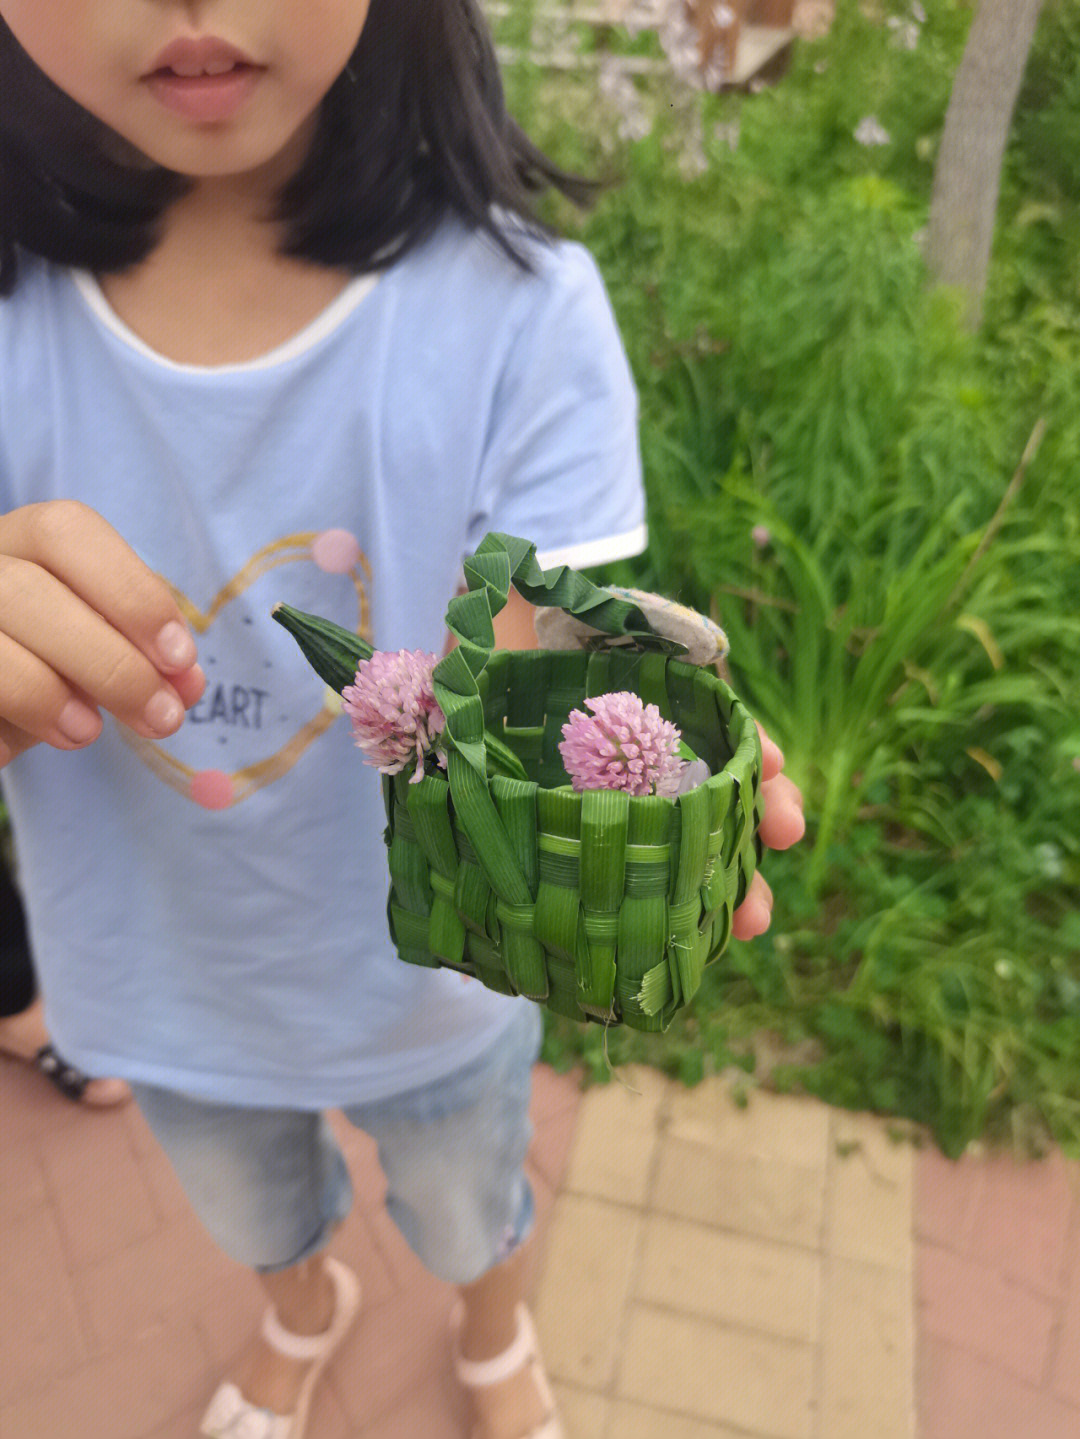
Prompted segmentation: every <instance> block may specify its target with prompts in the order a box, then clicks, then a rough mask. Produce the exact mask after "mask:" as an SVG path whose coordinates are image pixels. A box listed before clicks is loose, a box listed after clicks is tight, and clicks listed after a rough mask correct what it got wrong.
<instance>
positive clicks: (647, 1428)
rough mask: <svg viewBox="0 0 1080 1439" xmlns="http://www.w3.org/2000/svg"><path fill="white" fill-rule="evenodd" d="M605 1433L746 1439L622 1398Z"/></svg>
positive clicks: (617, 1438)
mask: <svg viewBox="0 0 1080 1439" xmlns="http://www.w3.org/2000/svg"><path fill="white" fill-rule="evenodd" d="M598 1432H599V1431H597V1430H593V1431H592V1433H591V1434H586V1433H585V1432H584V1431H583V1432H582V1434H581V1436H580V1439H596V1436H597V1434H598ZM757 1432H758V1433H760V1431H757ZM608 1433H609V1434H610V1436H611V1439H749V1436H748V1433H747V1431H746V1430H745V1429H738V1430H736V1429H732V1428H730V1427H729V1426H728V1425H727V1424H711V1423H709V1421H708V1420H705V1419H687V1418H686V1416H685V1415H683V1414H671V1413H665V1412H664V1411H662V1410H660V1409H653V1408H651V1407H650V1406H649V1405H646V1404H631V1403H630V1402H629V1401H628V1400H626V1399H618V1400H616V1401H615V1403H614V1405H613V1406H612V1411H611V1423H610V1425H609V1428H608ZM567 1439H578V1436H577V1435H576V1434H574V1433H573V1432H571V1433H570V1434H569V1435H568V1436H567Z"/></svg>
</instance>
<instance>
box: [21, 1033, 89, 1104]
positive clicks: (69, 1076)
mask: <svg viewBox="0 0 1080 1439" xmlns="http://www.w3.org/2000/svg"><path fill="white" fill-rule="evenodd" d="M34 1064H35V1065H36V1066H37V1068H38V1069H39V1070H40V1071H41V1073H42V1074H43V1075H44V1076H45V1078H46V1079H48V1080H51V1081H52V1083H53V1084H55V1085H56V1087H57V1089H58V1090H59V1091H60V1093H61V1094H62V1095H63V1096H64V1097H65V1098H66V1099H76V1100H77V1099H81V1098H82V1097H83V1095H84V1094H85V1093H86V1087H87V1085H88V1084H89V1083H90V1076H89V1075H87V1074H84V1073H83V1072H82V1070H81V1069H76V1068H75V1066H74V1065H73V1064H68V1062H67V1060H66V1059H62V1058H61V1057H60V1055H59V1054H57V1052H56V1050H55V1048H54V1047H53V1046H52V1045H51V1044H43V1045H42V1046H41V1048H40V1049H39V1050H38V1052H37V1053H36V1054H35V1055H34Z"/></svg>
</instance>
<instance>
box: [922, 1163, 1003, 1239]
mask: <svg viewBox="0 0 1080 1439" xmlns="http://www.w3.org/2000/svg"><path fill="white" fill-rule="evenodd" d="M985 1184H986V1170H985V1167H984V1165H983V1164H982V1162H981V1161H980V1160H978V1159H974V1158H972V1157H971V1156H968V1155H965V1156H964V1158H963V1159H949V1158H947V1157H946V1155H944V1154H942V1152H941V1150H940V1149H938V1148H937V1146H936V1145H933V1144H930V1145H928V1146H927V1147H926V1148H925V1149H922V1150H919V1151H918V1153H917V1154H916V1156H915V1234H916V1236H917V1237H918V1238H919V1239H925V1240H927V1241H929V1242H930V1243H931V1244H937V1245H940V1246H941V1247H942V1248H944V1249H954V1250H956V1251H957V1252H958V1253H960V1254H963V1253H966V1251H967V1249H968V1246H969V1244H970V1242H971V1230H972V1224H973V1222H974V1218H975V1213H976V1210H977V1208H978V1206H979V1201H980V1198H981V1195H982V1191H983V1188H984V1187H985Z"/></svg>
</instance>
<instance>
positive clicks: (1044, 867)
mask: <svg viewBox="0 0 1080 1439" xmlns="http://www.w3.org/2000/svg"><path fill="white" fill-rule="evenodd" d="M1035 856H1036V858H1037V860H1038V862H1039V869H1040V870H1041V871H1042V873H1043V876H1044V877H1045V878H1046V879H1060V878H1061V876H1062V875H1063V874H1064V873H1065V861H1064V857H1063V856H1062V853H1061V846H1060V845H1056V844H1054V843H1053V841H1052V840H1048V841H1047V842H1046V843H1045V844H1037V845H1036V846H1035Z"/></svg>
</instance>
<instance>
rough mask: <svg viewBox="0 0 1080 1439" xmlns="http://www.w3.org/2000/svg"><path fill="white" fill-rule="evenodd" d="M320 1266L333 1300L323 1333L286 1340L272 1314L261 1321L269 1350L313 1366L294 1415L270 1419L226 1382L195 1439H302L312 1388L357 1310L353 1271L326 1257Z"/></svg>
mask: <svg viewBox="0 0 1080 1439" xmlns="http://www.w3.org/2000/svg"><path fill="white" fill-rule="evenodd" d="M323 1265H324V1267H325V1269H326V1272H327V1274H329V1276H330V1278H331V1280H332V1281H333V1285H334V1289H335V1291H336V1294H337V1299H336V1302H335V1305H334V1317H333V1319H331V1321H330V1326H329V1328H328V1329H326V1330H324V1332H323V1333H322V1334H291V1333H290V1332H289V1331H288V1330H287V1329H284V1328H282V1325H281V1322H280V1320H279V1319H278V1317H277V1315H276V1314H275V1312H274V1311H273V1309H268V1310H267V1311H266V1313H265V1314H264V1315H263V1321H262V1337H263V1338H264V1339H265V1340H266V1342H267V1344H269V1345H270V1347H271V1349H276V1350H277V1352H278V1353H279V1354H282V1355H284V1356H285V1358H287V1359H298V1360H301V1361H312V1360H314V1361H315V1362H314V1363H313V1364H312V1366H311V1369H310V1371H309V1372H308V1373H307V1375H306V1376H305V1378H304V1383H303V1387H302V1388H301V1390H300V1397H299V1398H298V1399H297V1401H296V1408H295V1409H294V1411H293V1412H292V1413H291V1414H273V1413H271V1411H270V1410H269V1409H260V1408H258V1406H257V1405H255V1404H251V1403H249V1402H248V1400H246V1399H245V1398H244V1396H243V1394H241V1392H240V1390H239V1389H238V1388H237V1386H236V1385H235V1384H233V1383H232V1382H231V1381H229V1382H226V1383H225V1384H222V1385H220V1386H219V1388H218V1390H217V1392H216V1393H215V1395H214V1397H213V1399H211V1401H210V1406H209V1408H208V1409H207V1411H206V1413H205V1414H204V1415H203V1420H202V1424H201V1425H200V1427H199V1433H200V1434H201V1435H204V1436H206V1439H303V1436H304V1430H305V1429H306V1428H307V1421H308V1413H309V1411H310V1409H311V1397H312V1395H313V1394H314V1392H315V1386H316V1384H318V1382H319V1379H320V1377H321V1376H322V1372H323V1370H324V1369H325V1368H326V1366H327V1364H329V1362H330V1360H331V1358H332V1357H333V1355H334V1353H335V1352H336V1350H337V1349H338V1347H339V1345H340V1344H341V1341H342V1340H343V1339H344V1338H345V1335H346V1334H347V1333H348V1332H349V1330H350V1329H351V1328H352V1325H353V1321H354V1320H355V1318H356V1316H357V1314H358V1312H359V1310H360V1285H359V1284H358V1283H357V1279H356V1275H355V1274H354V1273H353V1272H352V1270H351V1269H347V1268H346V1267H345V1265H344V1264H341V1263H339V1262H338V1260H336V1259H331V1258H329V1257H328V1256H326V1257H324V1258H323Z"/></svg>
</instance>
